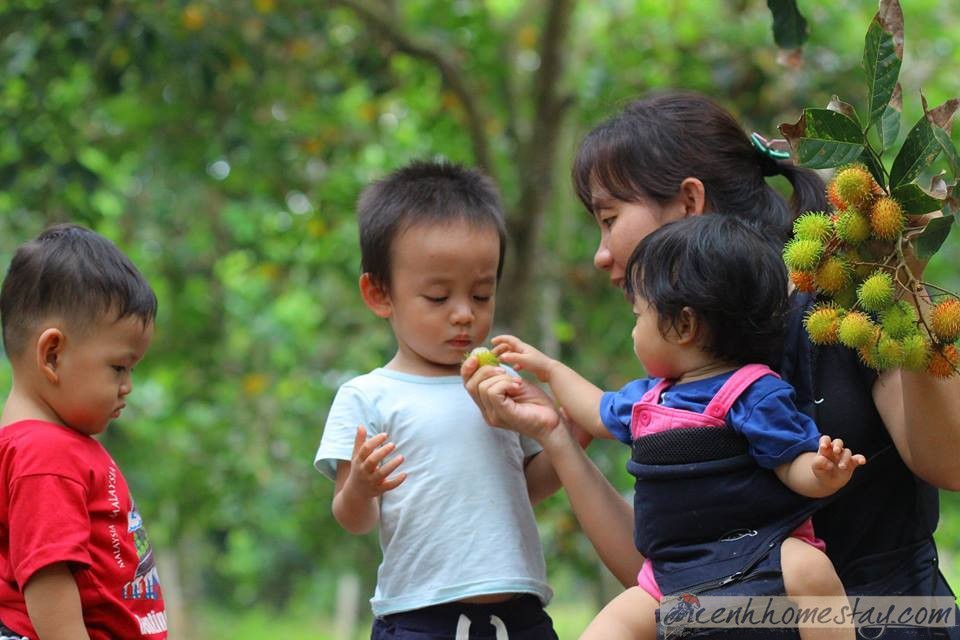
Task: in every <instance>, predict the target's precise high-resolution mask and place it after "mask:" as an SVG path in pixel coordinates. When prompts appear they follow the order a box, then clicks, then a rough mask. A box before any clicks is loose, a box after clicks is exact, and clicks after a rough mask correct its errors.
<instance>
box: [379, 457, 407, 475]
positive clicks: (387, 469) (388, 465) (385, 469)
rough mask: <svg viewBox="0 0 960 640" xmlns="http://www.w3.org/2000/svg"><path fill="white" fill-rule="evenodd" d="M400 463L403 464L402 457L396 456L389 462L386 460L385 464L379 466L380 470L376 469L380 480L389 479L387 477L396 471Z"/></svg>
mask: <svg viewBox="0 0 960 640" xmlns="http://www.w3.org/2000/svg"><path fill="white" fill-rule="evenodd" d="M402 463H403V456H402V455H397V456H395V457H393V458H391V459H390V460H388V461H387V462H384V463H383V464H382V465H380V468H379V469H377V473H378V474H379V475H380V477H381V478H386V477H389V475H390V474H391V473H393V472H394V471H396V469H397V467H399V466H400V465H401V464H402Z"/></svg>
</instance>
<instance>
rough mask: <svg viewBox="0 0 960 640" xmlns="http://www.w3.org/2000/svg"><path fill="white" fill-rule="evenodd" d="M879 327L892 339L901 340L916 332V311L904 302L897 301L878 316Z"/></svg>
mask: <svg viewBox="0 0 960 640" xmlns="http://www.w3.org/2000/svg"><path fill="white" fill-rule="evenodd" d="M880 326H882V327H883V330H884V331H885V332H886V333H887V334H888V335H889V336H890V337H892V338H894V339H897V340H901V339H903V338H905V337H906V336H908V335H911V334H915V333H916V332H917V309H916V307H915V306H913V305H912V304H910V303H909V302H906V301H905V300H898V301H897V302H894V303H893V304H892V305H890V306H889V307H887V308H886V309H884V310H883V312H882V313H881V314H880Z"/></svg>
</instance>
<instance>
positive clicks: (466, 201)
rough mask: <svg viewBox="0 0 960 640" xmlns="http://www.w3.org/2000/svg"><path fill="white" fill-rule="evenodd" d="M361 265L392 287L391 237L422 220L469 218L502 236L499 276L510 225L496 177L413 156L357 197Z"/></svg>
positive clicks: (372, 277)
mask: <svg viewBox="0 0 960 640" xmlns="http://www.w3.org/2000/svg"><path fill="white" fill-rule="evenodd" d="M357 218H358V220H359V226H360V268H361V270H362V271H363V272H364V273H368V274H370V277H371V279H372V280H373V281H374V282H375V283H376V284H378V285H380V286H383V287H384V288H387V289H389V288H390V271H391V266H392V253H391V247H392V245H393V241H394V240H395V239H396V238H397V237H398V236H399V235H400V234H401V233H403V232H404V231H406V230H407V229H408V228H410V227H412V226H415V225H418V224H445V223H448V222H450V221H452V220H466V221H467V222H469V223H471V224H473V225H475V226H477V227H478V228H484V227H485V228H491V227H492V228H493V229H496V231H497V235H498V236H499V237H500V261H499V263H498V264H497V279H498V280H499V279H500V275H501V273H502V272H503V259H504V256H505V254H506V249H507V228H506V223H505V222H504V216H503V206H502V205H501V203H500V194H499V192H498V191H497V188H496V187H495V186H494V184H493V181H492V180H491V179H490V178H489V177H487V176H486V175H484V174H482V173H480V172H479V171H477V170H475V169H468V168H467V167H464V166H462V165H459V164H453V163H449V162H427V161H415V162H411V163H410V164H408V165H406V166H404V167H401V168H400V169H397V170H396V171H394V172H393V173H391V174H390V175H388V176H387V177H385V178H383V179H382V180H377V181H376V182H373V183H371V184H370V185H368V186H367V187H366V188H365V189H364V190H363V193H361V194H360V198H359V200H358V202H357Z"/></svg>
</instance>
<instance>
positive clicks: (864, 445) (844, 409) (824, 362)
mask: <svg viewBox="0 0 960 640" xmlns="http://www.w3.org/2000/svg"><path fill="white" fill-rule="evenodd" d="M791 303H792V309H791V312H790V316H789V319H788V332H787V340H786V342H785V348H784V354H783V359H782V365H781V370H780V374H781V375H782V377H783V379H784V380H786V381H788V382H790V383H791V384H792V385H793V386H794V388H795V389H796V392H797V398H796V399H797V406H798V407H799V408H800V410H801V411H803V412H804V413H806V414H808V415H809V416H811V417H812V418H813V419H814V420H815V421H816V423H817V426H818V427H819V429H820V432H821V433H824V434H827V435H829V436H831V437H833V438H842V439H843V441H844V443H845V445H846V446H848V447H850V449H851V450H852V451H853V452H854V453H862V454H864V455H865V456H866V457H867V461H868V464H866V465H865V466H863V467H862V468H860V469H858V470H857V472H856V473H855V474H854V475H853V478H852V479H851V481H850V483H849V484H848V485H847V486H846V487H844V488H843V489H841V490H840V491H839V492H838V493H837V494H836V496H835V497H834V498H833V499H832V500H830V501H829V503H828V504H827V505H826V506H825V507H823V508H822V510H820V511H819V512H817V513H816V514H815V515H814V517H813V525H814V530H815V532H816V535H817V536H818V537H820V538H822V539H823V540H824V541H825V542H826V543H827V554H828V555H829V556H830V559H831V560H833V563H834V566H836V568H837V572H838V573H839V574H840V577H841V579H842V580H843V581H844V584H845V585H847V588H848V591H850V592H856V591H857V588H856V587H857V586H858V585H859V586H867V583H870V582H873V581H874V580H875V579H880V578H889V579H894V578H895V576H890V575H889V573H886V574H884V572H886V571H888V566H887V563H886V562H884V560H885V559H887V556H890V555H891V554H893V555H894V556H897V555H901V556H902V554H903V553H904V552H905V550H914V549H915V548H918V547H924V548H926V549H927V551H928V553H927V554H921V555H925V557H927V558H928V559H927V560H924V562H929V561H930V558H929V556H930V554H932V557H933V560H934V561H935V557H936V549H935V547H934V545H933V538H932V536H933V532H934V530H935V529H936V528H937V522H938V520H939V514H940V500H939V495H938V490H937V489H936V488H935V487H933V486H931V485H929V484H927V483H926V482H924V481H923V480H920V479H919V478H917V477H916V476H915V475H914V474H913V473H912V472H911V471H910V469H908V468H907V466H906V464H905V463H904V462H903V460H902V459H901V458H900V455H899V454H898V453H897V450H896V448H895V447H894V445H893V441H892V440H891V438H890V435H889V433H887V429H886V427H885V426H884V424H883V420H882V419H881V418H880V415H879V414H878V413H877V409H876V406H875V405H874V401H873V385H874V383H875V382H876V380H877V372H876V371H874V370H872V369H870V368H869V367H867V366H866V365H864V364H863V363H861V362H860V358H859V356H858V354H857V353H856V352H855V351H854V350H852V349H848V348H846V347H843V346H840V345H836V346H815V345H812V344H811V343H810V340H809V337H808V336H807V333H806V331H805V330H804V328H803V316H804V314H805V313H806V311H807V310H808V309H809V308H810V307H811V306H812V304H813V296H811V295H809V294H798V295H794V296H793V297H792V298H791ZM889 559H892V557H891V558H889ZM870 565H875V566H874V567H871V566H870Z"/></svg>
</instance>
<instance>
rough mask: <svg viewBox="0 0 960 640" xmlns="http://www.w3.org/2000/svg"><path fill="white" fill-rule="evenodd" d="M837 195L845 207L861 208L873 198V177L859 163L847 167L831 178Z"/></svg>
mask: <svg viewBox="0 0 960 640" xmlns="http://www.w3.org/2000/svg"><path fill="white" fill-rule="evenodd" d="M833 183H834V184H835V185H836V191H837V195H838V196H840V199H841V200H843V202H845V203H846V204H847V205H849V206H852V207H855V208H861V207H863V205H865V204H867V203H868V202H870V200H871V199H872V198H873V194H874V188H873V185H874V184H875V183H874V180H873V176H872V175H870V172H869V171H868V170H867V168H866V167H865V166H863V165H862V164H859V163H855V164H851V165H848V166H847V167H845V168H843V169H841V170H840V171H838V172H837V175H836V176H834V178H833Z"/></svg>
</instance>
